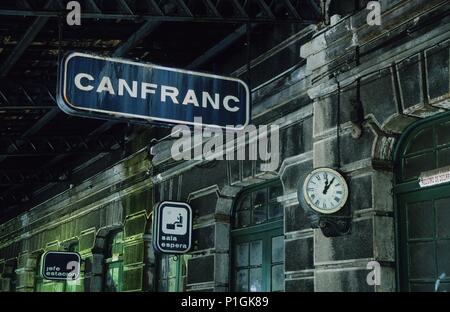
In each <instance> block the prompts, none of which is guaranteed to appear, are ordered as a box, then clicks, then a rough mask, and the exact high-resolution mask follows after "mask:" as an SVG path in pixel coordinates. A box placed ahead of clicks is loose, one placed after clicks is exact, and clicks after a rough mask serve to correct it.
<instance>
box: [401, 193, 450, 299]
mask: <svg viewBox="0 0 450 312" xmlns="http://www.w3.org/2000/svg"><path fill="white" fill-rule="evenodd" d="M398 199H399V205H398V209H399V210H398V216H399V221H400V222H399V238H400V239H399V241H400V254H399V255H400V257H399V260H400V270H401V274H400V276H401V280H400V283H401V285H400V286H401V288H400V289H401V290H403V291H450V185H444V186H440V187H434V188H432V189H425V190H420V191H415V192H412V193H406V194H401V195H399V197H398Z"/></svg>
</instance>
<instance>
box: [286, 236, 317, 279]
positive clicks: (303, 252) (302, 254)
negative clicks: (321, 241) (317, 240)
mask: <svg viewBox="0 0 450 312" xmlns="http://www.w3.org/2000/svg"><path fill="white" fill-rule="evenodd" d="M313 244H314V242H313V238H312V237H306V238H298V239H293V240H286V241H285V245H284V246H285V247H284V250H285V260H284V261H285V271H286V272H292V271H301V270H307V269H313V268H314V260H313V258H314V257H313V255H314V245H313Z"/></svg>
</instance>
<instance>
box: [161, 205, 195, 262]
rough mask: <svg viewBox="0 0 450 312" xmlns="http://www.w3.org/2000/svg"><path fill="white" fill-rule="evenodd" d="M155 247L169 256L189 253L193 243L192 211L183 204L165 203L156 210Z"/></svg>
mask: <svg viewBox="0 0 450 312" xmlns="http://www.w3.org/2000/svg"><path fill="white" fill-rule="evenodd" d="M153 213H154V215H153V247H154V248H155V250H156V251H158V252H161V253H168V254H180V253H185V252H188V251H189V249H190V248H191V241H192V209H191V206H189V204H187V203H183V202H173V201H164V202H161V203H159V204H158V205H157V206H156V208H155V209H154V212H153Z"/></svg>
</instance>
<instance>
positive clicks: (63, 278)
mask: <svg viewBox="0 0 450 312" xmlns="http://www.w3.org/2000/svg"><path fill="white" fill-rule="evenodd" d="M49 254H70V255H75V256H77V258H78V260H77V262H78V265H79V266H78V275H76V278H75V279H71V278H68V277H67V276H66V277H57V276H55V277H53V276H47V275H46V274H44V268H45V267H46V259H47V256H48V255H49ZM66 269H67V268H66ZM40 273H41V276H42V278H44V279H46V280H49V281H75V280H78V279H79V278H80V274H81V256H80V254H79V253H78V252H73V251H54V250H51V251H47V252H45V253H44V254H43V255H42V258H41V267H40Z"/></svg>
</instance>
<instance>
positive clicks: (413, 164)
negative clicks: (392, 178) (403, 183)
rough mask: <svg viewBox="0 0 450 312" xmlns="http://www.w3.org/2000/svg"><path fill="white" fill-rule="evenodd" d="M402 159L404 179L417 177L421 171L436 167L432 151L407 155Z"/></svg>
mask: <svg viewBox="0 0 450 312" xmlns="http://www.w3.org/2000/svg"><path fill="white" fill-rule="evenodd" d="M404 161H405V162H404V168H403V170H404V172H403V178H404V179H405V180H408V179H412V178H417V177H418V176H419V175H420V174H421V173H422V172H424V171H429V170H432V169H435V168H436V164H435V157H434V152H430V153H427V154H424V155H419V156H414V157H408V158H405V160H404Z"/></svg>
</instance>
